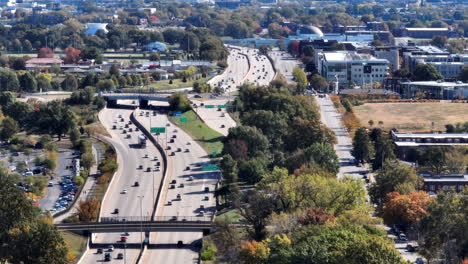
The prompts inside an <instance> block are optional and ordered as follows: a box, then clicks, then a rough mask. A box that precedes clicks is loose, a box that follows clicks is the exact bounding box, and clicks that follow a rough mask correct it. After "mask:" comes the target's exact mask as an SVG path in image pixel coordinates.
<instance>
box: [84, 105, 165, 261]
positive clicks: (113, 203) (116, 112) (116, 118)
mask: <svg viewBox="0 0 468 264" xmlns="http://www.w3.org/2000/svg"><path fill="white" fill-rule="evenodd" d="M131 112H132V110H125V109H104V110H102V111H101V112H100V114H99V119H100V120H101V122H102V124H103V125H104V126H105V127H106V128H107V130H108V132H109V133H110V135H111V136H112V137H111V138H107V140H108V141H109V143H111V144H112V145H113V146H114V147H115V149H116V151H117V157H118V164H119V169H118V170H117V172H116V173H115V175H114V179H113V181H112V182H111V184H110V186H109V188H108V190H107V194H106V196H105V197H104V200H103V202H102V209H101V215H100V216H101V217H112V216H122V217H124V216H140V215H143V216H151V213H152V210H153V206H154V202H153V201H154V200H153V190H154V195H156V192H157V190H158V187H159V183H160V180H161V177H162V169H159V171H156V167H155V166H154V165H155V162H156V161H155V157H156V158H157V159H158V160H159V161H161V160H162V158H161V156H160V155H159V152H158V150H157V149H156V147H154V146H153V145H152V144H147V147H146V148H139V146H138V144H137V143H138V139H137V136H138V135H140V134H141V131H135V128H136V127H135V125H133V124H130V125H129V124H128V122H129V120H130V119H129V117H130V114H131ZM122 120H123V121H122ZM126 125H128V128H126V127H125V126H126ZM113 126H115V127H116V129H113ZM130 129H131V130H132V132H130V131H129V130H130ZM124 130H125V131H126V133H124V132H123V131H124ZM128 135H129V136H130V138H127V137H128ZM146 155H148V156H147V157H146ZM140 165H141V166H142V169H140V168H139V166H140ZM148 168H150V172H147V171H146V170H147V169H148ZM153 175H154V177H153ZM153 186H154V189H153ZM116 209H118V214H116V213H115V210H116ZM124 231H125V230H122V232H124ZM120 237H121V234H120V233H115V234H112V233H110V234H109V233H98V234H94V235H93V242H94V243H103V244H106V243H117V242H118V241H120ZM141 238H142V236H141V234H140V233H130V235H129V236H128V240H127V241H128V243H139V242H140V241H141ZM123 251H124V250H122V249H116V250H115V252H114V253H112V254H113V257H115V256H117V254H118V253H124V252H123ZM125 251H126V252H125V255H126V258H127V259H126V262H127V263H135V261H136V257H137V256H138V254H139V250H138V249H127V250H125ZM103 258H104V255H103V254H95V250H92V249H90V250H88V251H87V252H86V253H85V256H84V257H83V259H82V261H81V262H80V263H96V262H97V261H101V260H103Z"/></svg>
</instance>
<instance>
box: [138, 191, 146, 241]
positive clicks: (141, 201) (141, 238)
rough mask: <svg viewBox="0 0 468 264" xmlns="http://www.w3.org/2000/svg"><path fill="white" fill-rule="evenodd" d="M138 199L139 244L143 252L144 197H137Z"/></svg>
mask: <svg viewBox="0 0 468 264" xmlns="http://www.w3.org/2000/svg"><path fill="white" fill-rule="evenodd" d="M137 197H138V198H140V243H141V246H140V248H141V250H143V197H145V196H144V195H141V196H140V195H139V196H137Z"/></svg>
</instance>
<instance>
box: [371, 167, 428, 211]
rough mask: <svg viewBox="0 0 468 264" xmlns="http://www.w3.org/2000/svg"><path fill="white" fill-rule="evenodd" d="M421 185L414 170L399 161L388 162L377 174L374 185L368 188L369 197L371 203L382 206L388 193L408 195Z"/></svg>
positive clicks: (420, 180) (419, 178)
mask: <svg viewBox="0 0 468 264" xmlns="http://www.w3.org/2000/svg"><path fill="white" fill-rule="evenodd" d="M421 184H422V178H421V177H420V176H418V174H417V173H416V171H415V169H414V168H412V167H411V166H409V165H406V164H404V163H402V162H399V161H391V160H388V161H386V162H385V164H384V166H383V167H382V168H381V169H380V170H379V171H378V172H377V175H376V177H375V183H374V184H372V185H371V187H370V188H369V195H370V197H371V200H372V202H374V203H377V204H382V203H384V202H385V201H386V199H387V194H388V193H391V192H398V193H400V194H408V193H411V192H414V191H415V190H416V188H417V187H419V186H421Z"/></svg>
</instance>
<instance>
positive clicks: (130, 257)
mask: <svg viewBox="0 0 468 264" xmlns="http://www.w3.org/2000/svg"><path fill="white" fill-rule="evenodd" d="M107 252H108V251H107V249H105V248H103V253H102V254H98V253H97V248H90V249H88V250H87V251H86V252H85V255H84V256H83V258H82V259H81V261H80V262H78V264H88V263H101V262H106V261H104V256H105V253H107ZM110 253H111V257H112V259H111V261H110V262H109V261H108V262H107V263H127V264H134V263H137V259H138V255H139V254H140V249H135V248H132V249H130V248H126V249H125V250H124V249H123V248H116V249H114V251H113V252H110ZM119 253H122V254H123V255H124V258H126V259H125V260H124V259H117V255H118V254H119Z"/></svg>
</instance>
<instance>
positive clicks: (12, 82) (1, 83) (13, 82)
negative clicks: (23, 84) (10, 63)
mask: <svg viewBox="0 0 468 264" xmlns="http://www.w3.org/2000/svg"><path fill="white" fill-rule="evenodd" d="M19 88H20V85H19V81H18V77H17V75H16V73H15V72H14V71H12V70H10V69H7V68H1V69H0V91H10V92H18V91H19Z"/></svg>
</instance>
